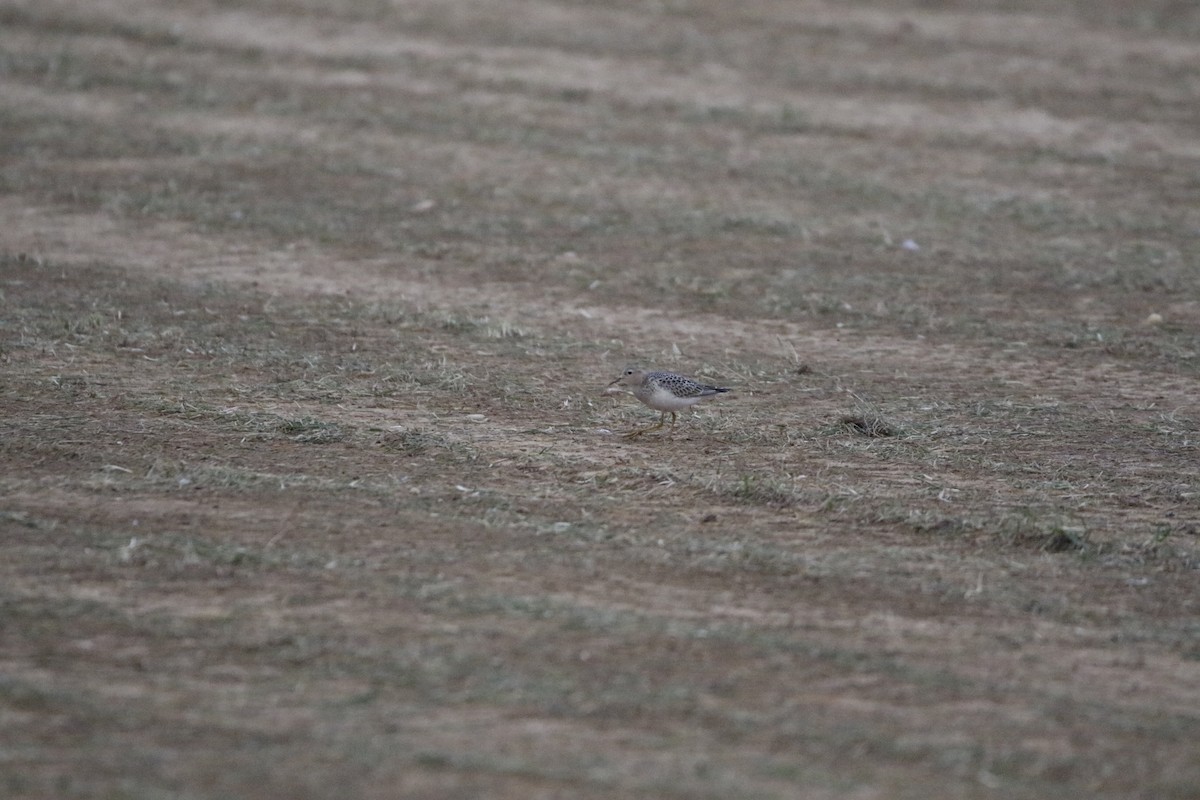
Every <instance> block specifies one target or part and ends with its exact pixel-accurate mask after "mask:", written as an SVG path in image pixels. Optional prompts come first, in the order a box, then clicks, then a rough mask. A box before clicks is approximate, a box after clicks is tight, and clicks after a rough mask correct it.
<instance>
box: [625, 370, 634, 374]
mask: <svg viewBox="0 0 1200 800" xmlns="http://www.w3.org/2000/svg"><path fill="white" fill-rule="evenodd" d="M625 374H626V375H632V374H633V370H631V369H627V370H625Z"/></svg>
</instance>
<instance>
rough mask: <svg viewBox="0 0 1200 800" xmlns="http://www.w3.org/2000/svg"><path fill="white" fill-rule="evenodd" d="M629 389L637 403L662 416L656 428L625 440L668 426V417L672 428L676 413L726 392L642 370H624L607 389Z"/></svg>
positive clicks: (688, 380)
mask: <svg viewBox="0 0 1200 800" xmlns="http://www.w3.org/2000/svg"><path fill="white" fill-rule="evenodd" d="M617 384H620V385H621V386H628V387H630V390H631V393H632V394H633V396H634V397H636V398H637V399H638V400H641V401H642V402H643V403H645V404H646V405H648V406H650V408H653V409H654V410H655V411H658V412H660V413H661V416H659V418H658V424H657V425H651V426H650V427H648V428H639V429H638V430H635V431H630V432H629V433H627V434H625V436H626V437H628V438H631V439H632V438H633V437H635V436H641V435H642V434H643V433H648V432H650V431H656V430H658V429H659V428H661V427H662V426H663V425H665V424H666V423H667V414H670V415H671V425H672V426H674V425H675V413H676V412H677V411H683V410H684V409H685V408H688V407H689V406H693V405H695V404H696V403H699V402H700V401H701V400H704V399H705V398H708V397H716V396H717V395H719V394H721V393H723V392H728V391H729V390H728V389H725V388H722V387H720V386H709V385H708V384H706V383H700V382H699V381H694V380H692V379H691V378H687V377H684V376H683V375H676V374H675V373H674V372H659V371H649V370H643V369H627V370H625V373H624V374H623V375H621V377H619V378H617V379H616V380H615V381H613V382H612V383H610V384H609V386H616V385H617Z"/></svg>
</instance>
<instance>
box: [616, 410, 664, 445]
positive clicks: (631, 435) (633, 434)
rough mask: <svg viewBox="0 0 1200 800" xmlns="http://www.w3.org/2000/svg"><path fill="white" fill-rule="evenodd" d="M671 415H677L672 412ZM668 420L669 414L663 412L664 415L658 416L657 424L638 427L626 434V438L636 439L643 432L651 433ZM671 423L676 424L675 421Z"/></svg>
mask: <svg viewBox="0 0 1200 800" xmlns="http://www.w3.org/2000/svg"><path fill="white" fill-rule="evenodd" d="M671 416H675V415H674V414H672V415H671ZM666 421H667V415H666V413H663V415H662V416H660V417H659V418H658V424H657V425H651V426H650V427H648V428H638V429H637V430H635V431H630V432H629V433H626V434H624V436H625V438H626V439H635V438H637V437H638V436H641V435H642V434H643V433H649V432H650V431H656V430H658V429H659V428H661V427H662V426H663V425H665V424H666ZM671 424H672V425H674V424H675V423H674V422H672V423H671Z"/></svg>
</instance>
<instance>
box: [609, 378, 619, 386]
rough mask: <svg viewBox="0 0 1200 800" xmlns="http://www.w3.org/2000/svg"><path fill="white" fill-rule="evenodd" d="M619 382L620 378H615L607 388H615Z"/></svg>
mask: <svg viewBox="0 0 1200 800" xmlns="http://www.w3.org/2000/svg"><path fill="white" fill-rule="evenodd" d="M620 382H621V379H620V378H617V379H616V380H615V381H613V382H612V383H610V384H609V386H616V385H617V384H618V383H620Z"/></svg>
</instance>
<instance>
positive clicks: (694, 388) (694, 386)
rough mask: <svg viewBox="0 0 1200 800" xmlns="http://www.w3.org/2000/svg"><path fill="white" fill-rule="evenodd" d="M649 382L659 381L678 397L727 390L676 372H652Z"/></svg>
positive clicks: (698, 395) (647, 378)
mask: <svg viewBox="0 0 1200 800" xmlns="http://www.w3.org/2000/svg"><path fill="white" fill-rule="evenodd" d="M646 380H647V382H653V383H657V384H658V385H659V386H661V387H662V388H664V389H666V390H667V391H668V392H670V393H671V394H673V395H675V396H676V397H708V396H709V395H714V394H719V393H721V392H727V391H729V390H728V389H722V388H720V387H717V386H708V385H706V384H703V383H697V382H696V381H694V380H692V379H691V378H685V377H684V376H682V375H676V374H675V373H674V372H651V373H649V374H648V375H646Z"/></svg>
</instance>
